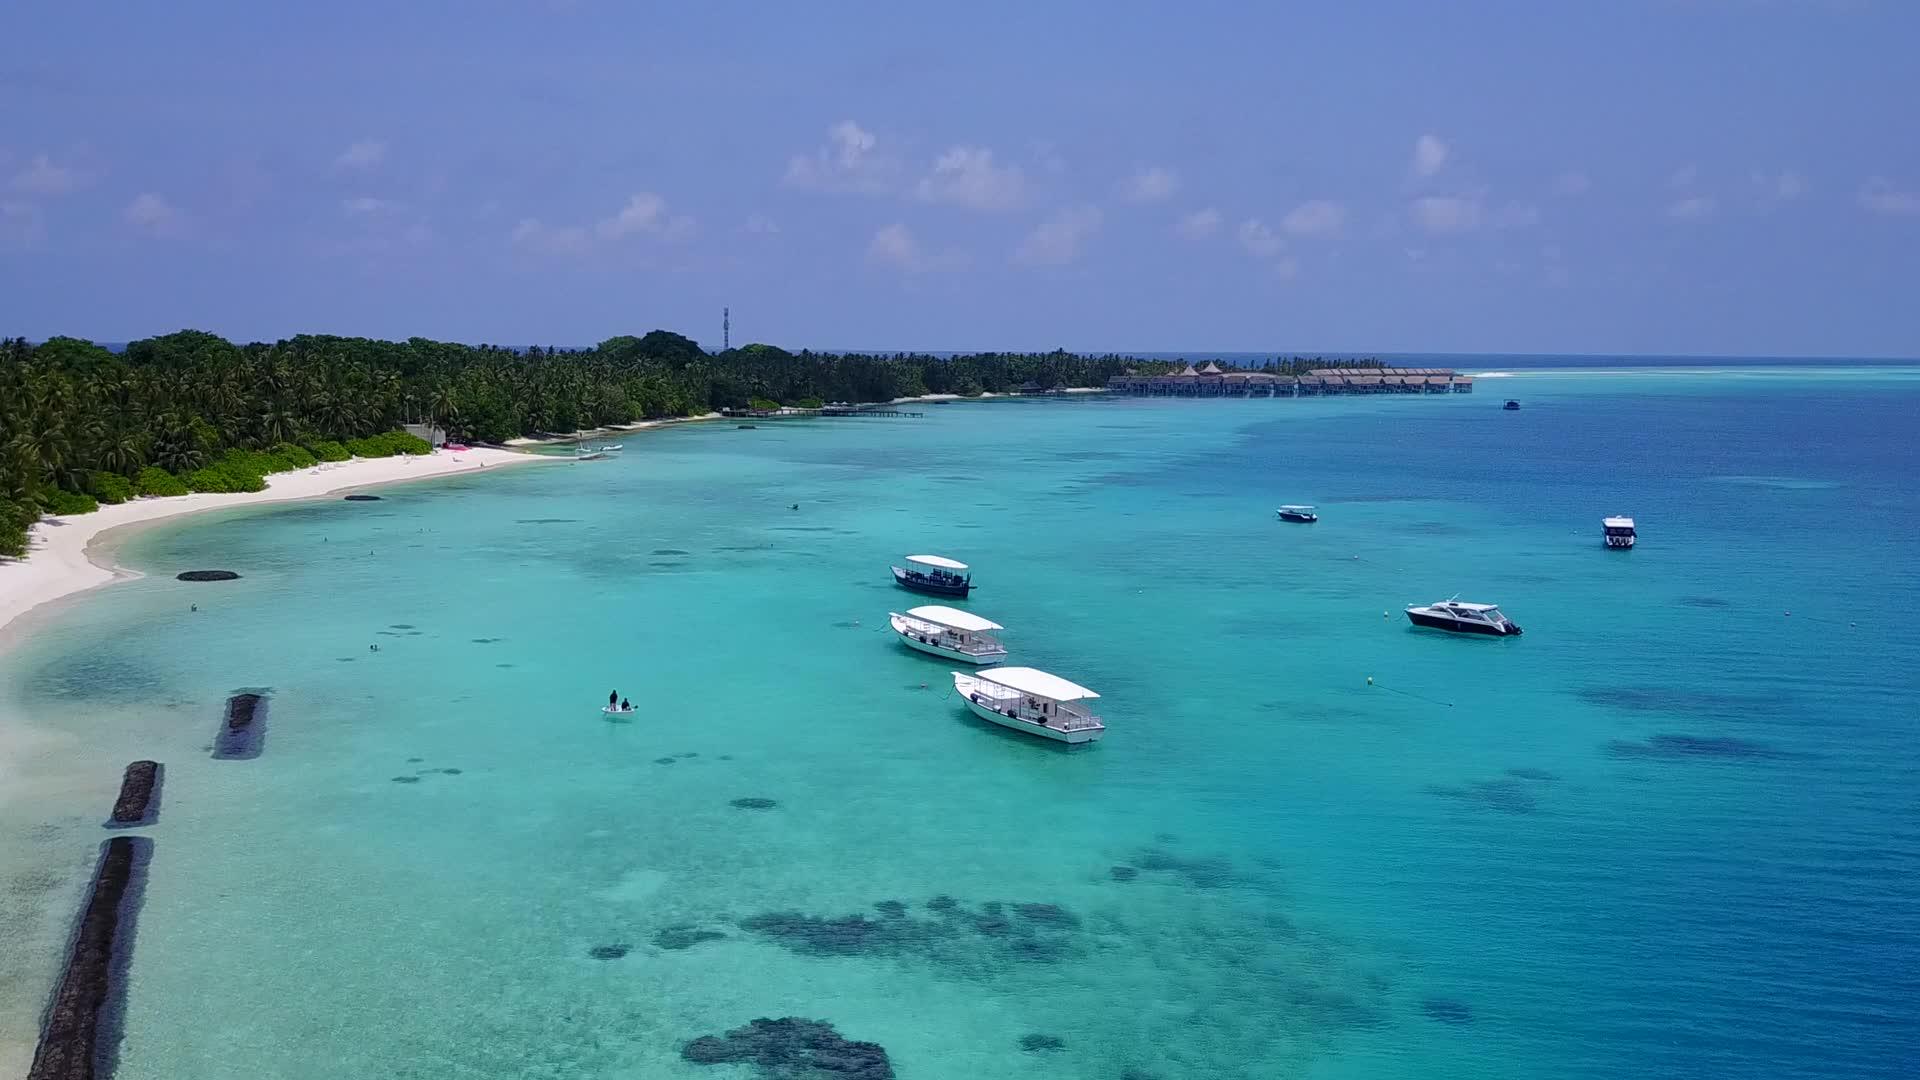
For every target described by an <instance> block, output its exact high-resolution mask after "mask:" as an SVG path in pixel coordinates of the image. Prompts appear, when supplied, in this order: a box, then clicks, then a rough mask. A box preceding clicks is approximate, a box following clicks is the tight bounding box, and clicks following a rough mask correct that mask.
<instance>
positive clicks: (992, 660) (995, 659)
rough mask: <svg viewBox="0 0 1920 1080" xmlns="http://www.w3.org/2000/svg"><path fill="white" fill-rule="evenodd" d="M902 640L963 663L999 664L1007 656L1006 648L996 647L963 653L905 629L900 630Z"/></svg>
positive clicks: (919, 648) (929, 652)
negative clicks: (921, 638)
mask: <svg viewBox="0 0 1920 1080" xmlns="http://www.w3.org/2000/svg"><path fill="white" fill-rule="evenodd" d="M900 640H901V641H904V642H906V643H907V648H909V649H918V650H920V651H921V652H923V653H926V654H927V655H929V656H938V657H940V658H941V659H942V660H957V661H959V662H960V663H962V664H997V663H999V662H1000V661H1002V660H1005V659H1006V658H1007V650H1005V649H995V650H994V651H993V652H983V653H963V652H961V651H960V650H958V649H949V648H947V647H946V646H945V645H940V644H936V643H934V642H931V641H921V640H920V639H919V638H918V637H915V636H914V635H913V634H912V633H910V632H908V631H904V630H903V631H901V632H900Z"/></svg>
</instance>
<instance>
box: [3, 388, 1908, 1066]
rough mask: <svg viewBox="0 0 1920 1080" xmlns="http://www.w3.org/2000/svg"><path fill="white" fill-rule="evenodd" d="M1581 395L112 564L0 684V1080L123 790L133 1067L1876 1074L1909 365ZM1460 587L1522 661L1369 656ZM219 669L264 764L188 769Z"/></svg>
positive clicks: (753, 484)
mask: <svg viewBox="0 0 1920 1080" xmlns="http://www.w3.org/2000/svg"><path fill="white" fill-rule="evenodd" d="M1194 355H1195V358H1196V359H1197V358H1199V357H1200V356H1201V355H1203V354H1194ZM1422 359H1426V358H1422ZM1586 359H1587V360H1588V362H1587V363H1584V364H1573V363H1569V364H1567V365H1565V366H1560V367H1542V366H1539V365H1537V364H1536V365H1529V366H1526V367H1523V366H1522V365H1520V364H1519V363H1518V362H1514V361H1512V360H1511V358H1433V362H1434V363H1435V365H1436V366H1438V365H1443V364H1444V365H1446V366H1455V367H1459V368H1460V369H1462V370H1468V371H1481V372H1485V371H1490V370H1497V371H1513V372H1514V374H1513V375H1511V376H1510V377H1506V378H1483V379H1482V380H1481V381H1480V385H1479V388H1478V391H1477V392H1476V393H1474V394H1472V395H1451V396H1447V397H1411V398H1406V397H1394V398H1380V399H1351V398H1348V399H1326V400H1299V401H1295V400H1284V399H1283V400H1268V399H1255V400H1217V401H1169V400H1141V399H1125V398H1114V399H1109V398H1105V397H1098V396H1090V397H1088V398H1086V399H1083V400H1067V401H1059V400H1049V401H1004V402H998V403H957V404H953V405H945V406H928V407H926V408H925V409H924V412H925V413H926V415H925V416H924V417H922V418H920V419H917V420H906V419H903V420H818V421H795V422H780V423H761V424H759V425H758V426H757V427H756V428H755V429H753V430H741V429H739V428H738V427H736V426H735V425H734V424H732V423H716V424H704V425H687V426H684V427H679V428H673V429H666V430H660V431H653V432H646V433H635V434H631V435H627V436H624V437H623V438H622V439H621V441H622V442H624V443H625V446H626V449H625V451H624V453H623V454H622V456H621V457H619V458H618V459H617V460H611V461H606V462H589V463H577V464H576V463H560V464H552V465H541V466H527V467H522V468H519V469H514V470H506V471H502V472H501V473H500V474H498V475H487V476H463V477H459V478H453V479H448V480H445V481H441V482H433V483H426V484H420V485H413V486H399V487H393V488H389V489H386V490H384V491H383V492H382V494H383V495H384V496H385V498H384V500H383V501H381V502H377V503H348V502H344V501H337V500H328V501H324V502H315V503H310V504H305V505H300V506H295V507H283V508H279V509H267V510H255V511H247V512H238V513H227V514H222V515H215V516H203V517H199V518H195V519H191V520H185V521H181V522H177V523H173V524H169V525H166V526H162V527H160V528H157V529H154V530H152V531H149V532H146V533H143V534H140V535H139V536H138V537H136V538H135V539H134V540H133V541H131V542H130V543H129V544H128V545H127V547H126V548H125V549H124V551H123V552H122V555H121V559H122V561H123V562H126V563H127V564H129V565H132V566H136V567H140V568H143V569H146V570H149V571H151V573H150V574H149V576H147V577H145V578H143V579H141V580H138V581H134V582H131V583H126V584H122V585H116V586H114V587H113V588H110V589H107V590H104V591H100V592H96V593H94V594H91V595H89V596H88V597H86V598H85V599H83V600H82V601H80V602H78V603H75V604H73V605H71V606H70V607H68V608H67V609H66V610H65V611H63V612H62V613H61V614H60V615H59V616H58V618H56V619H54V620H52V621H50V622H47V623H45V624H44V626H43V628H42V629H41V630H40V631H39V632H38V633H36V634H35V635H34V636H33V638H32V639H31V640H29V641H28V642H27V643H26V644H25V645H24V646H23V647H21V648H19V649H18V650H16V651H14V652H12V653H10V654H8V655H6V656H5V657H3V658H0V723H3V724H12V725H15V726H16V728H19V729H22V730H28V731H30V733H31V734H32V735H33V738H32V739H30V740H27V741H26V742H25V743H24V744H23V745H25V746H27V747H28V748H29V749H27V750H26V751H23V753H25V754H26V757H25V759H24V760H22V761H20V762H18V763H17V765H18V766H19V769H18V771H17V775H24V776H27V777H29V778H30V779H31V781H32V783H33V795H32V797H31V798H30V799H29V798H22V797H17V796H16V797H13V798H9V797H8V796H7V795H6V794H4V793H0V915H3V916H4V922H5V924H6V926H7V927H8V932H7V933H6V934H5V935H4V936H3V937H0V1058H3V1060H0V1065H5V1066H7V1067H12V1066H13V1065H14V1064H15V1062H16V1061H18V1062H19V1063H20V1067H19V1068H15V1069H14V1071H16V1072H18V1071H23V1069H24V1058H22V1056H21V1055H22V1054H23V1053H24V1054H30V1053H31V1043H32V1040H33V1036H34V1032H35V1028H36V1024H37V1021H38V1018H39V1012H40V1009H41V1008H42V1007H43V1006H44V1004H45V1001H46V996H47V992H48V990H49V988H50V986H51V983H52V980H53V978H54V977H55V973H56V971H57V967H58V963H59V960H60V954H61V950H62V943H63V941H64V938H65V935H66V933H67V931H68V928H69V926H70V922H71V919H72V916H73V912H74V910H75V908H76V906H77V904H78V902H79V897H80V894H81V891H82V890H83V888H84V882H85V878H86V874H87V872H88V871H89V869H90V867H91V863H92V859H93V853H94V851H95V847H96V845H97V844H98V842H99V840H100V839H101V837H102V830H101V829H100V820H101V818H102V817H103V815H104V813H105V811H106V809H107V807H108V806H109V805H110V804H111V802H112V796H113V792H114V789H115V787H116V786H117V783H118V779H119V775H120V769H121V767H122V766H123V765H124V764H125V763H126V762H127V761H129V760H132V759H133V758H138V757H153V758H157V759H159V760H162V761H164V762H165V763H166V765H167V770H168V776H167V786H166V790H165V796H164V804H163V811H162V817H161V820H160V823H159V824H158V825H156V826H155V827H153V828H151V829H149V830H147V835H150V836H152V837H153V839H154V844H155V852H154V860H153V864H152V868H151V873H150V877H149V880H148V882H147V885H146V892H145V902H144V907H143V909H142V910H141V912H140V917H139V934H138V940H137V945H136V948H135V951H134V954H133V957H132V961H131V965H130V968H129V972H128V974H129V983H128V995H127V1000H126V1011H125V1018H124V1019H125V1023H124V1029H125V1035H124V1040H123V1042H122V1043H121V1045H120V1068H119V1072H118V1075H119V1076H121V1077H123V1078H127V1077H133V1078H156V1080H157V1078H178V1077H189V1076H191V1077H195V1078H206V1080H214V1078H228V1077H233V1078H240V1077H246V1078H249V1080H251V1078H257V1077H262V1076H272V1077H285V1078H302V1080H304V1078H309V1077H315V1078H317V1077H338V1076H407V1077H442V1076H464V1077H501V1078H506V1077H548V1078H569V1080H571V1078H576V1077H578V1078H587V1077H594V1078H599V1077H632V1078H642V1077H645V1078H653V1077H667V1078H692V1077H700V1076H707V1077H713V1078H716V1080H722V1078H733V1077H741V1078H744V1077H751V1076H755V1075H774V1074H757V1073H755V1072H754V1071H753V1070H752V1069H750V1068H748V1067H746V1066H718V1067H716V1066H704V1065H697V1064H693V1063H690V1062H687V1061H685V1060H683V1059H682V1057H681V1048H682V1047H683V1046H684V1045H686V1043H687V1042H688V1040H691V1039H693V1038H695V1037H697V1036H701V1035H707V1034H715V1033H720V1032H724V1031H728V1030H731V1029H734V1028H737V1027H739V1026H740V1025H742V1024H745V1023H746V1022H747V1021H749V1020H751V1019H753V1018H755V1017H761V1016H766V1017H782V1016H802V1017H811V1018H817V1019H820V1020H824V1021H827V1022H830V1023H832V1024H833V1025H834V1026H835V1028H836V1029H837V1030H838V1031H839V1032H840V1033H841V1034H842V1035H844V1036H846V1037H847V1038H851V1039H860V1040H870V1041H873V1042H876V1043H879V1044H881V1045H882V1046H884V1047H885V1048H886V1051H887V1053H888V1055H889V1057H890V1058H891V1061H892V1063H893V1068H894V1069H895V1070H896V1072H897V1073H898V1075H899V1076H901V1077H904V1078H940V1080H947V1078H953V1080H973V1078H1032V1077H1049V1078H1071V1080H1078V1078H1087V1080H1094V1078H1103V1080H1114V1078H1120V1077H1130V1078H1134V1080H1140V1078H1145V1077H1162V1078H1184V1077H1193V1078H1229V1077H1231V1078H1269V1077H1311V1078H1360V1077H1366V1078H1389V1080H1391V1078H1407V1080H1412V1078H1416V1077H1418V1078H1433V1077H1475V1078H1481V1077H1485V1078H1499V1080H1506V1078H1515V1080H1517V1078H1534V1077H1554V1078H1569V1077H1581V1078H1594V1080H1601V1078H1606V1080H1615V1078H1619V1080H1629V1078H1630V1080H1644V1078H1647V1077H1674V1078H1709V1077H1711V1078H1723V1077H1732V1076H1741V1077H1745V1076H1752V1077H1769V1078H1814V1077H1822V1078H1859V1080H1865V1078H1892V1077H1903V1078H1904V1077H1908V1076H1911V1075H1913V1072H1914V1067H1915V1065H1914V1063H1915V1062H1916V1061H1920V742H1917V741H1916V733H1917V730H1920V707H1916V703H1917V702H1920V627H1916V624H1915V622H1914V620H1913V618H1912V616H1911V611H1910V609H1911V607H1912V604H1913V600H1914V598H1915V596H1916V595H1920V484H1916V482H1915V474H1914V469H1915V464H1916V462H1920V424H1916V421H1917V420H1920V367H1914V366H1911V365H1905V366H1902V365H1878V364H1849V365H1842V364H1828V365H1807V364H1805V363H1804V362H1802V363H1799V364H1791V365H1789V364H1768V363H1761V362H1742V363H1739V364H1737V365H1735V364H1731V363H1724V362H1723V363H1708V362H1702V361H1699V360H1697V359H1694V360H1688V361H1686V362H1684V363H1678V364H1673V365H1655V364H1642V365H1641V366H1639V367H1637V368H1635V369H1632V370H1620V369H1617V368H1609V369H1607V370H1593V368H1595V366H1596V365H1595V364H1594V363H1593V362H1592V360H1591V358H1586ZM1509 397H1511V398H1516V399H1519V400H1521V401H1522V403H1523V408H1522V409H1521V410H1520V411H1517V412H1506V411H1503V410H1502V409H1501V408H1500V404H1501V401H1502V399H1504V398H1509ZM1283 502H1307V503H1315V504H1317V505H1318V506H1319V508H1320V512H1321V515H1322V519H1321V521H1320V522H1319V523H1318V524H1316V525H1311V526H1296V525H1285V524H1281V523H1279V522H1277V521H1276V520H1275V518H1274V514H1273V509H1274V507H1275V506H1277V505H1278V504H1280V503H1283ZM796 504H797V506H798V509H791V508H790V507H793V506H795V505H796ZM1610 514H1630V515H1632V516H1633V517H1634V518H1635V519H1636V520H1637V522H1638V524H1639V530H1640V536H1641V541H1640V545H1639V547H1638V548H1637V549H1635V550H1634V551H1632V552H1625V553H1623V552H1614V551H1608V550H1606V549H1605V548H1603V546H1602V544H1601V532H1600V519H1601V517H1602V516H1605V515H1610ZM912 552H933V553H939V554H945V555H949V556H953V557H957V558H960V559H963V560H965V561H967V562H969V563H971V564H972V565H973V566H974V568H975V573H976V580H977V582H978V585H979V588H978V590H977V591H976V593H975V595H974V597H973V598H972V599H971V600H970V601H968V603H967V606H968V607H969V608H971V609H972V610H974V611H977V612H979V613H981V614H984V615H987V616H989V617H991V618H993V619H995V620H996V621H998V622H1001V623H1003V624H1005V625H1006V626H1007V627H1008V631H1007V633H1006V635H1005V637H1006V640H1007V642H1008V645H1009V647H1010V649H1011V650H1012V653H1013V657H1012V659H1013V662H1015V663H1023V664H1031V665H1032V666H1037V667H1041V668H1044V669H1047V670H1049V671H1053V672H1056V673H1058V674H1060V675H1063V676H1065V677H1067V678H1070V679H1073V680H1075V681H1077V682H1080V683H1083V684H1085V685H1087V686H1090V687H1093V688H1094V689H1096V690H1098V691H1099V692H1100V693H1101V695H1102V697H1101V698H1100V700H1099V701H1098V703H1097V704H1098V705H1099V708H1100V712H1101V713H1102V715H1103V716H1104V718H1105V719H1106V722H1107V724H1108V729H1109V730H1108V735H1107V738H1106V739H1105V740H1104V741H1103V742H1101V743H1100V744H1098V745H1097V746H1095V747H1093V748H1091V749H1084V750H1080V751H1075V752H1064V751H1062V750H1059V749H1057V748H1056V747H1054V746H1052V745H1049V744H1041V743H1039V742H1037V741H1035V740H1031V739H1028V738H1025V737H1023V736H1020V735H1017V734H1013V733H1008V732H1003V731H1001V730H1000V729H997V728H992V727H990V726H987V725H984V724H982V723H980V722H979V721H977V720H975V719H973V718H972V717H970V716H969V715H968V714H967V712H966V711H965V710H964V708H962V707H961V705H960V703H959V702H958V701H957V700H955V699H954V698H953V697H952V696H951V694H950V689H949V688H950V683H949V680H948V676H947V672H948V668H949V665H946V664H943V663H942V662H939V661H936V660H933V659H931V658H928V657H925V656H922V655H920V654H917V653H912V652H909V651H906V650H904V649H903V648H901V647H900V646H899V645H898V644H897V643H896V642H895V641H893V640H892V639H891V637H890V635H888V634H887V633H885V632H883V630H884V627H885V624H886V617H887V613H888V611H890V610H894V611H898V610H904V608H905V607H907V606H911V605H913V604H916V603H919V602H923V601H921V600H919V599H916V598H915V597H912V596H911V595H909V594H905V593H902V592H899V591H897V590H896V589H895V588H894V587H893V586H892V585H891V583H890V579H889V575H888V572H887V566H888V564H889V563H890V562H891V561H894V560H896V559H897V558H898V557H899V556H900V555H903V554H907V553H912ZM210 566H213V567H230V568H233V569H237V570H239V571H241V572H242V573H243V574H244V575H245V576H244V577H243V578H242V579H241V580H240V581H236V582H230V583H213V584H188V583H182V582H178V581H176V580H174V579H173V573H174V572H175V571H177V570H180V569H189V568H199V567H210ZM1455 594H1458V595H1459V596H1460V597H1461V598H1462V599H1467V600H1482V601H1490V602H1496V603H1499V604H1501V605H1503V607H1504V608H1505V609H1506V611H1507V612H1508V613H1509V614H1510V615H1511V616H1512V617H1513V618H1514V619H1515V620H1516V621H1518V622H1519V623H1521V624H1522V625H1524V626H1525V628H1526V634H1525V636H1523V637H1520V638H1518V639H1511V640H1494V639H1481V638H1457V637H1453V636H1448V635H1443V634H1437V633H1434V632H1430V631H1416V630H1413V629H1410V628H1409V626H1408V625H1407V622H1406V619H1405V618H1404V616H1403V615H1402V613H1401V609H1402V608H1403V607H1404V606H1405V605H1407V604H1409V603H1420V602H1427V601H1432V600H1435V599H1441V598H1445V597H1449V596H1453V595H1455ZM190 603H197V604H198V605H199V608H200V610H199V611H197V612H193V611H189V604H190ZM374 644H377V645H379V646H380V648H379V650H378V651H377V652H376V651H373V650H371V649H369V645H374ZM1369 678H1371V679H1372V682H1371V684H1370V683H1369V681H1368V680H1369ZM247 687H260V688H269V689H270V691H271V698H270V705H269V712H268V734H267V741H266V745H265V751H264V753H263V754H262V755H261V756H260V757H259V758H257V759H255V760H252V761H213V760H210V759H209V757H208V751H207V748H208V744H209V742H210V740H211V737H212V733H213V731H214V729H215V728H216V726H217V724H218V723H219V720H220V715H221V705H222V702H223V700H224V699H225V697H226V696H227V695H228V694H230V693H232V692H234V691H235V690H236V689H240V688H247ZM609 689H618V690H619V691H620V692H621V693H623V694H627V695H629V696H632V697H633V698H634V700H635V701H636V702H638V703H640V704H641V706H642V711H641V713H640V714H639V715H638V716H637V717H635V718H634V719H633V720H632V721H631V722H630V723H609V722H607V721H606V719H605V718H604V717H602V716H601V715H600V713H599V712H598V708H599V706H600V705H601V704H603V703H604V701H605V698H606V694H607V692H608V690H609ZM743 799H744V800H770V801H771V802H772V804H773V805H772V806H770V807H767V806H764V805H763V804H761V803H759V802H748V803H747V804H746V805H745V806H744V807H742V806H736V805H735V800H743ZM23 1048H24V1049H23ZM8 1054H10V1055H11V1056H4V1055H8Z"/></svg>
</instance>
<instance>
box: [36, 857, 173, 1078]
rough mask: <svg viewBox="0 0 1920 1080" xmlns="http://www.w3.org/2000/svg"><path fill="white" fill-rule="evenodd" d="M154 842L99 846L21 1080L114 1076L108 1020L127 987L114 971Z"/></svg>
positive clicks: (129, 935) (122, 965)
mask: <svg viewBox="0 0 1920 1080" xmlns="http://www.w3.org/2000/svg"><path fill="white" fill-rule="evenodd" d="M152 854H153V842H152V841H151V840H148V839H146V838H145V837H140V836H116V837H114V838H113V839H111V840H108V841H107V842H106V843H105V844H102V845H101V856H100V863H99V866H98V867H97V868H96V869H95V870H94V873H93V886H92V887H91V888H90V889H89V890H88V892H87V903H86V907H84V908H83V909H81V913H80V923H79V926H78V927H77V928H76V929H75V931H74V935H73V951H72V952H71V953H70V954H69V955H68V957H67V966H66V970H65V971H64V972H63V973H62V974H61V976H60V982H59V984H58V986H57V987H56V989H55V990H54V992H53V1002H52V1004H51V1005H49V1006H48V1008H47V1015H46V1024H45V1026H44V1027H42V1028H41V1031H40V1045H39V1046H38V1047H36V1048H35V1050H34V1053H33V1065H32V1066H31V1067H30V1068H29V1069H28V1070H27V1080H93V1078H94V1077H96V1076H100V1077H106V1076H111V1075H112V1074H113V1055H114V1051H115V1043H116V1042H117V1041H118V1039H117V1037H118V1032H117V1031H116V1030H115V1028H114V1025H115V1023H116V1019H117V1017H118V1015H119V1012H120V999H121V996H122V994H123V993H124V991H125V986H124V985H123V984H122V982H121V979H120V977H119V976H120V974H121V973H122V972H124V971H125V970H126V959H127V957H126V953H127V951H128V950H129V949H130V948H131V947H132V944H133V928H134V922H135V920H136V918H137V917H138V914H139V910H140V898H141V893H142V891H143V888H144V885H145V881H146V869H147V863H148V862H149V860H150V859H151V858H152Z"/></svg>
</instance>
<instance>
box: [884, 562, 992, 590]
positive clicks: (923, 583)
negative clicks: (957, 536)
mask: <svg viewBox="0 0 1920 1080" xmlns="http://www.w3.org/2000/svg"><path fill="white" fill-rule="evenodd" d="M906 563H907V565H905V566H896V567H894V568H893V580H894V582H895V583H896V584H898V585H899V586H900V587H901V588H905V589H912V590H913V591H914V592H923V593H931V594H932V595H934V596H958V597H962V598H964V597H965V596H966V595H967V594H968V593H970V592H972V591H973V576H972V574H971V573H970V572H969V571H968V570H967V564H966V563H963V562H955V561H954V560H952V559H948V558H945V557H943V556H939V555H909V556H907V558H906Z"/></svg>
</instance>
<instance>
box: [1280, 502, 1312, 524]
mask: <svg viewBox="0 0 1920 1080" xmlns="http://www.w3.org/2000/svg"><path fill="white" fill-rule="evenodd" d="M1275 513H1277V514H1279V515H1280V520H1281V521H1297V522H1300V523H1301V524H1303V525H1311V524H1313V523H1314V522H1316V521H1319V520H1320V515H1319V514H1317V513H1315V512H1314V509H1313V507H1311V506H1296V505H1287V506H1283V507H1281V508H1280V509H1279V510H1277V511H1275Z"/></svg>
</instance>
